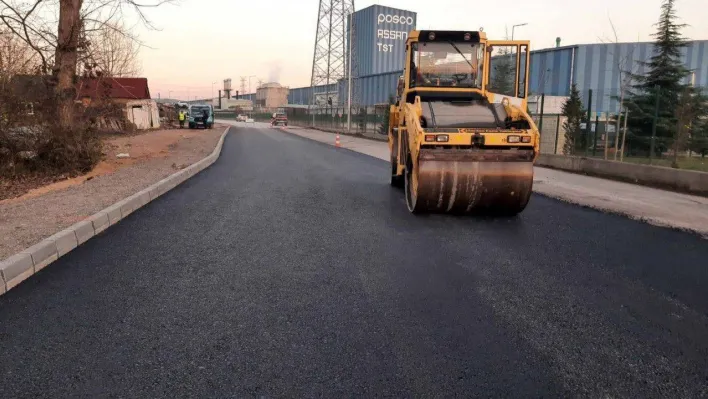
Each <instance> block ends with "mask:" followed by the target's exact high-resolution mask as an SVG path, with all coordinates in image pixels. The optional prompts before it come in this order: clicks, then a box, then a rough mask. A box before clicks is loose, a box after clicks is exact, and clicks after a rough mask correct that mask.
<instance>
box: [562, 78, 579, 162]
mask: <svg viewBox="0 0 708 399" xmlns="http://www.w3.org/2000/svg"><path fill="white" fill-rule="evenodd" d="M561 115H563V116H564V117H565V118H566V120H565V122H563V132H564V137H565V144H563V154H564V155H571V154H572V153H573V151H574V150H575V142H576V139H578V138H580V135H581V133H582V132H581V129H580V123H581V122H582V120H583V117H584V115H585V110H584V109H583V102H582V100H581V99H580V92H579V91H578V87H577V86H576V85H575V83H573V85H572V86H571V88H570V97H568V99H567V100H566V101H565V103H564V104H563V109H562V113H561Z"/></svg>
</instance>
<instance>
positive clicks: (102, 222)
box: [87, 212, 111, 235]
mask: <svg viewBox="0 0 708 399" xmlns="http://www.w3.org/2000/svg"><path fill="white" fill-rule="evenodd" d="M87 220H89V221H90V222H91V224H93V231H94V235H98V234H99V233H101V232H102V231H103V230H105V229H107V228H108V226H110V225H111V223H110V219H109V218H108V213H106V212H99V213H97V214H95V215H92V216H91V217H89V218H88V219H87Z"/></svg>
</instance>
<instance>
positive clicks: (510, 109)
mask: <svg viewBox="0 0 708 399" xmlns="http://www.w3.org/2000/svg"><path fill="white" fill-rule="evenodd" d="M405 62H406V64H405V67H404V74H403V76H401V77H400V79H399V82H398V90H397V101H396V104H394V105H391V106H390V116H389V126H388V145H389V149H390V152H391V185H393V186H396V187H402V188H404V191H405V196H406V203H407V205H408V210H409V211H410V212H412V213H426V212H436V213H437V212H440V213H454V214H470V213H494V214H504V215H515V214H517V213H519V212H521V211H523V210H524V208H525V207H526V205H527V203H528V201H529V198H530V196H531V188H532V185H533V163H534V161H535V160H536V157H537V156H538V153H539V139H540V136H539V133H538V128H537V127H536V125H535V123H534V122H533V120H532V118H531V117H530V116H529V114H528V112H527V98H526V97H527V93H528V87H527V86H528V71H529V42H528V41H508V40H505V41H493V40H487V38H486V34H485V33H484V32H483V31H481V29H480V31H469V32H468V31H437V30H436V31H432V30H421V31H413V32H411V33H410V35H409V36H408V40H407V41H406V61H405Z"/></svg>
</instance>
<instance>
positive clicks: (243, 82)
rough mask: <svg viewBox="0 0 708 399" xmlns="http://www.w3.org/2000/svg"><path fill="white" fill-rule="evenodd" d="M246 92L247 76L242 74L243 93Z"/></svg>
mask: <svg viewBox="0 0 708 399" xmlns="http://www.w3.org/2000/svg"><path fill="white" fill-rule="evenodd" d="M244 94H246V77H245V76H241V95H244Z"/></svg>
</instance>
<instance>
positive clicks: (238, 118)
mask: <svg viewBox="0 0 708 399" xmlns="http://www.w3.org/2000/svg"><path fill="white" fill-rule="evenodd" d="M247 119H248V116H246V115H243V114H241V115H239V116H237V117H236V120H237V121H239V122H246V120H247Z"/></svg>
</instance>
